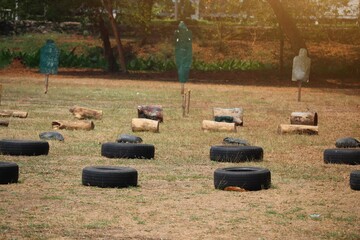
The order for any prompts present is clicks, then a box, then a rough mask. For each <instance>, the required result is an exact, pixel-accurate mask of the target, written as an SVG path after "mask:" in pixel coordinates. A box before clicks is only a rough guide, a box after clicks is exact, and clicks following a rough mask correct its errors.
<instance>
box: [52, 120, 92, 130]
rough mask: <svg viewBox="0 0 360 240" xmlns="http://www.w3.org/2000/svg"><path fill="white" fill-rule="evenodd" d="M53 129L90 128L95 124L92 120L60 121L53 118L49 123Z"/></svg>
mask: <svg viewBox="0 0 360 240" xmlns="http://www.w3.org/2000/svg"><path fill="white" fill-rule="evenodd" d="M51 125H52V128H53V129H66V130H87V131H89V130H92V129H94V127H95V125H94V123H93V122H92V121H61V120H55V121H53V122H52V123H51Z"/></svg>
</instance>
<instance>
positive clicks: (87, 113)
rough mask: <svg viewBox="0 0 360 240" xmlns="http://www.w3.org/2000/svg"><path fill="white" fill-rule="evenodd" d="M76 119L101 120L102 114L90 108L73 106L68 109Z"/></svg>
mask: <svg viewBox="0 0 360 240" xmlns="http://www.w3.org/2000/svg"><path fill="white" fill-rule="evenodd" d="M69 111H70V112H71V113H72V114H74V116H75V118H77V119H91V118H93V119H101V118H102V115H103V112H102V111H101V110H94V109H90V108H84V107H78V106H74V107H72V108H70V109H69Z"/></svg>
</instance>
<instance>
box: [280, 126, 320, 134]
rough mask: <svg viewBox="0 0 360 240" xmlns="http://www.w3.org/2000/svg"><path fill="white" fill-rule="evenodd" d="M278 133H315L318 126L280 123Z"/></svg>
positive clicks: (317, 130)
mask: <svg viewBox="0 0 360 240" xmlns="http://www.w3.org/2000/svg"><path fill="white" fill-rule="evenodd" d="M278 133H279V134H286V133H292V134H308V135H317V134H318V133H319V128H318V126H309V125H292V124H280V125H279V127H278Z"/></svg>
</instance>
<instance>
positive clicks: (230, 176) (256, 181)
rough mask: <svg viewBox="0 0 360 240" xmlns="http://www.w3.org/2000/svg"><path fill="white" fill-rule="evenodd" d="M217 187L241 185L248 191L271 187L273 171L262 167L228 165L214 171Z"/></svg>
mask: <svg viewBox="0 0 360 240" xmlns="http://www.w3.org/2000/svg"><path fill="white" fill-rule="evenodd" d="M214 186H215V188H216V189H221V190H223V189H225V188H226V187H240V188H242V189H245V190H247V191H258V190H262V189H269V188H270V186H271V173H270V170H269V169H266V168H260V167H228V168H218V169H216V170H215V172H214Z"/></svg>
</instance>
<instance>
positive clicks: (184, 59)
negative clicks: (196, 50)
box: [175, 21, 192, 116]
mask: <svg viewBox="0 0 360 240" xmlns="http://www.w3.org/2000/svg"><path fill="white" fill-rule="evenodd" d="M175 63H176V67H177V72H178V78H179V82H180V83H181V95H182V97H183V102H182V108H183V116H185V109H186V105H188V107H187V109H189V104H190V103H189V100H190V97H187V95H188V96H190V95H189V94H186V93H185V83H186V82H187V81H188V80H189V73H190V67H191V64H192V32H191V31H190V30H189V29H188V28H187V27H186V25H185V23H184V22H183V21H181V22H180V24H179V27H178V29H177V30H175ZM187 99H188V101H187Z"/></svg>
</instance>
